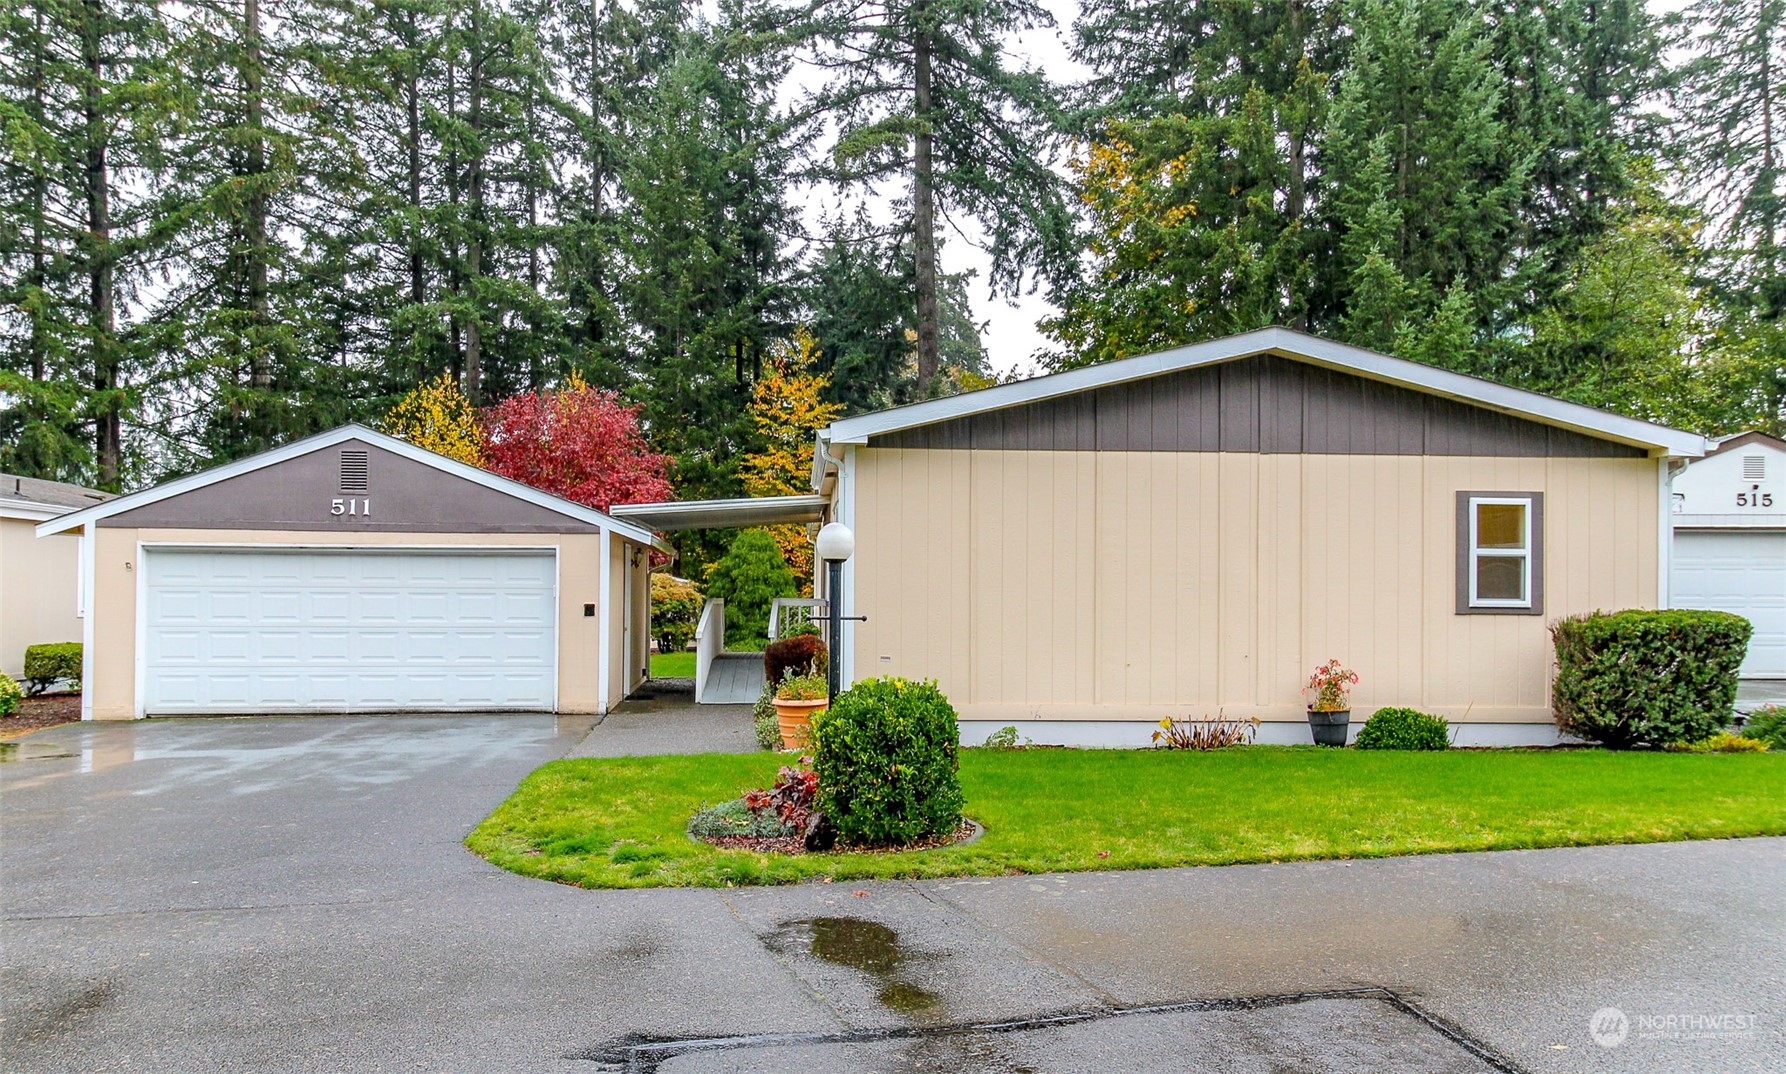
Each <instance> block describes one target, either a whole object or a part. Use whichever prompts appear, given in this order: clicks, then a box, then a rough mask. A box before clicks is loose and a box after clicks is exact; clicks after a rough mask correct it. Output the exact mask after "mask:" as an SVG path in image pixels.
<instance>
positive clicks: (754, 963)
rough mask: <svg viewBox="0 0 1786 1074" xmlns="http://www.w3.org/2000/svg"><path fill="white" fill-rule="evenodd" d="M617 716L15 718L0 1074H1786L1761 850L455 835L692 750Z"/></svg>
mask: <svg viewBox="0 0 1786 1074" xmlns="http://www.w3.org/2000/svg"><path fill="white" fill-rule="evenodd" d="M648 718H649V713H646V712H643V711H639V710H634V711H632V712H628V713H617V714H615V717H611V718H610V719H609V720H608V721H605V722H604V723H603V724H602V725H600V726H595V727H591V721H589V720H587V719H584V720H573V719H568V718H567V719H564V720H555V719H553V718H551V717H534V716H490V717H469V716H442V717H388V718H338V719H337V718H317V719H260V720H230V719H218V720H174V721H149V722H146V723H139V724H127V725H108V726H94V725H85V726H81V725H76V726H70V727H63V728H56V729H54V730H51V731H46V732H43V733H41V734H39V735H34V736H31V738H29V739H27V740H26V741H28V742H29V743H30V744H31V746H32V749H31V750H30V751H29V756H30V757H31V758H33V759H30V760H14V761H10V762H5V763H0V822H3V828H0V831H3V832H4V847H3V849H0V867H3V869H4V876H3V881H4V890H3V892H0V916H3V919H4V930H5V938H6V943H5V950H4V955H3V959H4V964H3V965H0V998H3V1002H4V1009H3V1012H0V1013H3V1016H4V1030H3V1032H4V1038H3V1043H0V1058H3V1060H4V1061H3V1062H0V1066H3V1067H4V1068H5V1069H6V1070H8V1071H19V1072H37V1071H80V1072H83V1074H84V1072H91V1071H113V1070H128V1071H234V1070H255V1071H260V1070H268V1071H319V1072H329V1074H339V1072H343V1071H356V1072H357V1071H384V1070H390V1071H396V1070H420V1071H455V1072H461V1071H464V1072H470V1071H504V1072H510V1071H557V1072H569V1071H595V1070H604V1069H605V1070H627V1069H630V1070H641V1071H643V1070H659V1071H664V1072H671V1071H677V1072H690V1071H722V1070H723V1071H789V1070H813V1071H820V1070H825V1071H847V1070H862V1071H920V1070H922V1071H949V1072H954V1071H971V1072H975V1074H982V1072H984V1074H992V1072H1002V1074H1012V1072H1017V1071H1047V1072H1049V1074H1061V1072H1078V1071H1084V1072H1087V1074H1090V1072H1100V1074H1102V1072H1112V1071H1122V1072H1129V1071H1146V1072H1151V1071H1161V1072H1165V1071H1171V1072H1174V1074H1176V1072H1182V1071H1187V1070H1197V1071H1220V1072H1236V1074H1238V1072H1243V1071H1282V1070H1296V1071H1335V1072H1338V1071H1347V1072H1350V1071H1361V1070H1370V1071H1380V1072H1393V1071H1405V1072H1415V1071H1418V1072H1422V1074H1425V1072H1430V1071H1458V1072H1465V1071H1468V1072H1477V1071H1484V1070H1501V1071H1506V1070H1529V1071H1545V1072H1552V1071H1554V1072H1564V1071H1632V1072H1638V1071H1641V1072H1646V1074H1647V1072H1655V1071H1682V1072H1685V1071H1720V1072H1729V1071H1773V1070H1779V1069H1781V1068H1782V1067H1783V1066H1786V1038H1783V1037H1782V1030H1786V998H1783V997H1786V959H1782V958H1781V952H1782V951H1786V901H1783V900H1782V899H1781V898H1780V892H1781V891H1782V890H1786V840H1765V839H1763V840H1732V841H1723V842H1703V843H1674V844H1661V845H1653V846H1637V847H1606V848H1594V849H1583V850H1553V851H1531V852H1515V853H1499V854H1476V855H1454V856H1433V857H1423V858H1401V859H1389V860H1382V861H1368V862H1362V861H1361V862H1325V863H1310V864H1292V865H1265V866H1238V867H1229V868H1210V869H1182V870H1166V871H1159V872H1132V873H1088V874H1076V875H1065V876H1012V877H997V878H983V879H974V880H945V881H928V882H920V883H904V882H885V883H868V884H862V885H860V886H854V885H843V884H816V883H815V884H803V885H796V886H790V887H781V888H766V889H734V890H719V891H713V890H651V891H581V890H577V889H574V888H567V887H562V886H558V885H554V884H549V883H544V882H540V881H534V880H527V879H523V878H521V877H516V876H513V875H510V874H507V873H503V872H501V871H499V870H496V869H494V868H492V867H490V866H489V865H487V864H485V863H484V862H482V861H480V860H479V859H477V858H475V857H473V856H472V855H470V854H468V853H466V852H465V850H464V849H463V848H462V846H461V845H460V840H461V839H462V837H463V836H464V834H465V833H466V831H468V830H469V829H470V827H471V826H472V825H474V824H475V823H476V822H477V821H478V820H479V819H480V818H481V817H482V816H483V815H485V813H487V812H488V810H489V809H490V808H491V807H493V806H494V805H495V804H496V803H498V802H500V801H501V800H502V798H503V797H504V796H505V795H506V794H507V793H508V792H509V790H510V789H511V788H512V787H513V786H514V784H515V783H516V782H517V781H518V780H519V779H520V778H521V777H522V776H524V775H525V774H526V773H527V772H528V771H530V770H531V769H533V768H534V767H535V766H537V765H538V764H539V763H541V762H543V761H545V760H549V759H551V758H554V757H558V756H563V755H565V754H566V753H568V752H570V751H572V750H573V749H575V750H580V751H583V752H591V753H599V752H604V751H607V752H616V751H623V750H624V748H625V746H626V744H627V743H646V742H649V743H653V744H662V743H664V742H668V741H677V742H684V743H687V742H689V741H692V740H695V739H698V738H700V733H697V732H696V731H695V730H694V725H692V724H689V725H682V727H684V728H686V730H670V729H668V728H662V729H660V728H654V727H652V726H651V725H649V723H647V722H646V721H647V720H648ZM721 731H722V733H725V734H728V735H729V734H731V733H732V732H731V731H730V730H726V729H724V728H722V729H721ZM26 752H27V751H24V750H20V751H18V752H17V753H16V754H15V757H23V756H25V755H26ZM1603 1008H1618V1009H1619V1010H1620V1011H1622V1012H1623V1017H1624V1021H1623V1022H1622V1023H1621V1022H1619V1020H1618V1018H1617V1017H1615V1016H1613V1015H1602V1016H1601V1018H1600V1024H1601V1028H1602V1029H1603V1031H1604V1034H1605V1035H1604V1039H1606V1040H1608V1041H1611V1040H1612V1039H1613V1038H1614V1037H1615V1036H1616V1035H1617V1034H1616V1032H1615V1030H1616V1029H1617V1028H1618V1026H1619V1025H1621V1024H1622V1025H1624V1027H1625V1036H1624V1037H1623V1038H1622V1039H1620V1040H1619V1042H1618V1043H1617V1044H1616V1045H1615V1046H1611V1047H1603V1046H1601V1045H1600V1044H1597V1043H1596V1042H1595V1040H1594V1038H1593V1037H1592V1036H1591V1035H1590V1032H1589V1029H1590V1019H1593V1018H1594V1017H1595V1015H1596V1012H1598V1011H1601V1010H1602V1009H1603ZM1708 1018H1713V1019H1715V1021H1707V1020H1706V1019H1708ZM1671 1019H1672V1020H1671ZM1683 1019H1687V1020H1685V1021H1684V1020H1683ZM1692 1019H1698V1020H1699V1021H1691V1020H1692ZM991 1022H998V1023H1011V1022H1015V1023H1016V1024H1015V1025H1010V1024H1001V1025H997V1026H989V1025H988V1024H987V1023H991ZM695 1039H703V1040H707V1041H709V1043H708V1044H705V1045H695V1044H691V1043H690V1042H691V1041H692V1040H695Z"/></svg>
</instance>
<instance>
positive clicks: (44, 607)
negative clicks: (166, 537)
mask: <svg viewBox="0 0 1786 1074" xmlns="http://www.w3.org/2000/svg"><path fill="white" fill-rule="evenodd" d="M110 498H111V497H110V495H109V494H108V493H104V492H96V491H94V490H93V489H89V488H82V487H81V486H79V485H69V484H65V483H63V482H60V481H40V480H38V479H37V478H34V477H19V476H16V475H14V474H0V671H3V672H5V673H6V674H8V675H11V676H13V677H14V678H17V677H18V676H19V675H20V674H21V673H22V672H23V671H24V666H25V649H26V648H27V647H28V646H32V645H40V644H43V643H45V642H61V641H79V640H81V613H80V604H81V589H80V585H81V579H80V555H79V552H80V542H79V541H77V540H75V539H74V538H72V537H62V538H58V539H56V540H49V541H39V540H37V534H36V530H37V524H38V523H40V522H43V521H45V520H46V519H51V518H55V517H56V516H57V515H61V514H66V513H67V512H69V511H71V510H75V509H77V508H81V507H90V506H92V505H93V504H96V503H101V502H103V501H105V500H108V499H110Z"/></svg>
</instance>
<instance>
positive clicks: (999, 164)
mask: <svg viewBox="0 0 1786 1074" xmlns="http://www.w3.org/2000/svg"><path fill="white" fill-rule="evenodd" d="M1049 25H1052V20H1051V18H1050V17H1049V15H1048V13H1047V11H1046V10H1045V9H1044V8H1043V7H1042V6H1041V5H1040V4H1039V3H1037V2H1036V0H878V2H876V3H871V4H860V3H855V2H853V0H818V2H817V3H815V4H814V6H813V8H812V17H811V19H810V21H809V22H807V23H806V24H805V25H804V26H803V27H802V31H803V33H804V34H805V36H806V38H807V40H809V41H810V42H811V43H812V45H813V48H814V52H815V57H814V58H815V62H816V63H817V64H818V65H819V66H820V67H821V68H822V69H823V70H824V71H825V72H826V73H827V76H828V81H827V82H826V84H825V85H824V86H823V87H821V88H820V89H819V90H818V92H817V93H815V94H814V95H813V97H812V99H811V100H810V101H809V102H808V107H809V108H810V109H812V110H813V111H814V112H816V113H820V114H823V115H824V116H825V117H826V119H827V120H828V122H830V123H832V124H834V125H835V128H836V134H837V141H836V146H835V149H834V151H833V155H832V162H831V167H830V168H829V169H828V172H827V174H828V177H829V178H831V179H832V180H833V181H835V182H838V183H840V184H845V185H868V186H874V185H876V184H879V183H883V182H885V181H888V180H895V181H899V182H902V183H906V184H909V186H908V189H909V191H910V200H909V202H907V203H906V205H905V212H906V213H907V214H909V215H907V216H906V217H905V222H906V225H907V226H908V227H909V229H910V230H909V234H910V236H911V257H912V261H913V290H914V303H915V316H914V324H913V327H914V329H915V331H916V333H917V340H916V342H917V381H918V390H919V392H920V394H928V393H929V392H930V391H931V389H932V386H933V382H934V380H935V378H936V376H937V374H938V371H939V368H940V363H941V336H940V328H939V324H940V321H941V317H940V312H939V306H938V294H939V282H938V275H939V271H940V269H939V262H938V246H939V238H938V230H937V229H938V217H939V214H942V215H944V216H946V215H947V214H948V213H949V212H950V211H951V210H954V211H959V212H961V213H963V214H965V215H966V216H969V217H972V218H974V219H975V220H977V221H978V222H979V224H980V226H981V228H982V229H983V231H984V232H985V234H986V241H987V245H988V249H989V252H990V254H991V256H992V275H991V279H990V280H989V283H990V284H991V286H992V288H993V289H994V291H995V292H998V293H1005V294H1014V293H1016V292H1017V290H1018V289H1020V288H1021V286H1022V285H1023V283H1024V281H1025V279H1026V278H1028V277H1029V276H1030V275H1031V273H1033V272H1041V273H1043V274H1048V273H1058V272H1059V271H1062V270H1063V269H1064V267H1065V262H1066V259H1067V257H1068V256H1069V253H1068V246H1069V226H1068V217H1067V215H1066V211H1065V207H1064V205H1063V203H1062V202H1061V199H1060V195H1059V183H1058V181H1057V179H1056V177H1055V175H1054V173H1053V171H1052V170H1051V169H1050V167H1049V165H1050V157H1051V154H1052V150H1053V147H1054V146H1055V145H1056V144H1057V138H1056V134H1055V130H1056V124H1057V122H1058V120H1057V112H1058V105H1057V102H1056V100H1055V94H1054V91H1053V88H1052V87H1051V86H1050V85H1049V83H1048V81H1047V79H1046V78H1045V77H1044V76H1043V75H1042V73H1041V72H1039V71H1034V70H1029V69H1023V70H1014V69H1013V68H1012V67H1011V65H1010V64H1009V63H1008V62H1007V60H1006V57H1005V45H1004V38H1005V37H1006V36H1007V35H1009V34H1012V33H1016V32H1019V31H1023V30H1028V29H1033V28H1036V27H1042V26H1049Z"/></svg>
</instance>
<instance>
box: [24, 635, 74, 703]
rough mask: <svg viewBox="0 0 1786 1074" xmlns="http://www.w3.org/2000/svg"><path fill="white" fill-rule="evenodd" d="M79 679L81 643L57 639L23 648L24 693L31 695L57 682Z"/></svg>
mask: <svg viewBox="0 0 1786 1074" xmlns="http://www.w3.org/2000/svg"><path fill="white" fill-rule="evenodd" d="M64 680H67V681H69V682H80V681H81V643H80V642H78V641H59V642H54V643H51V644H47V645H32V646H29V647H27V648H26V649H25V693H27V694H29V695H30V696H32V697H36V696H37V695H38V694H41V693H43V692H44V691H45V690H48V689H49V688H50V687H52V686H54V685H56V684H57V683H58V682H62V681H64Z"/></svg>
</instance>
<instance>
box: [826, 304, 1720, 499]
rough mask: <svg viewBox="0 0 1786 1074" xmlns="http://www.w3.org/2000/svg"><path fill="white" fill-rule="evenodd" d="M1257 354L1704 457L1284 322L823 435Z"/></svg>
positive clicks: (1654, 429)
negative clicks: (1279, 326)
mask: <svg viewBox="0 0 1786 1074" xmlns="http://www.w3.org/2000/svg"><path fill="white" fill-rule="evenodd" d="M1260 354H1281V355H1284V356H1286V357H1290V358H1294V359H1297V360H1300V361H1304V362H1308V363H1310V364H1313V365H1318V366H1322V367H1324V368H1329V369H1335V370H1339V371H1341V372H1346V373H1351V374H1354V375H1357V376H1363V377H1366V378H1368V379H1371V380H1377V381H1381V382H1383V383H1387V384H1396V385H1400V386H1403V387H1407V388H1411V389H1413V390H1416V391H1423V392H1426V393H1428V394H1432V395H1438V396H1442V397H1445V398H1450V399H1455V400H1457V401H1458V402H1463V403H1468V404H1470V405H1472V406H1479V407H1484V408H1486V409H1489V410H1495V411H1498V412H1500V413H1504V414H1509V415H1511V416H1514V417H1519V418H1524V419H1526V420H1528V421H1536V422H1538V423H1540V424H1544V425H1552V426H1555V427H1558V428H1563V429H1569V430H1571V431H1574V432H1579V433H1582V434H1584V435H1588V436H1592V437H1595V438H1597V439H1602V440H1612V441H1615V442H1617V443H1623V444H1626V445H1629V446H1631V447H1637V448H1642V449H1643V450H1645V451H1647V452H1649V453H1651V454H1652V455H1657V456H1666V457H1669V458H1698V457H1699V456H1701V455H1704V454H1705V451H1706V444H1705V438H1704V437H1702V436H1699V435H1698V434H1696V433H1688V432H1682V431H1681V430H1678V429H1670V428H1667V427H1666V426H1661V425H1653V424H1651V423H1649V422H1645V421H1639V420H1637V419H1636V418H1627V417H1624V416H1622V415H1618V414H1611V413H1608V412H1606V411H1602V410H1596V409H1594V408H1593V407H1588V406H1583V405H1581V404H1579V403H1571V402H1568V401H1566V400H1562V399H1556V398H1553V397H1551V396H1547V395H1540V394H1538V393H1536V392H1529V391H1526V390H1524V389H1522V388H1512V387H1508V386H1506V385H1502V384H1496V383H1494V382H1493V381H1487V380H1482V379H1480V378H1477V377H1471V376H1466V375H1464V374H1462V373H1453V372H1451V371H1450V370H1445V369H1439V368H1437V367H1436V366H1428V365H1422V364H1420V363H1417V362H1410V361H1408V360H1407V359H1404V358H1395V357H1392V356H1390V355H1386V354H1378V353H1377V352H1375V351H1369V350H1365V349H1363V348H1361V347H1354V346H1351V345H1350V344H1345V343H1335V342H1333V341H1332V340H1326V339H1321V338H1320V337H1318V336H1311V335H1307V334H1305V333H1302V332H1295V331H1291V330H1290V329H1286V328H1260V329H1255V330H1254V331H1251V332H1243V333H1241V334H1239V335H1234V336H1227V337H1224V338H1222V339H1214V340H1208V341H1206V342H1203V343H1193V344H1189V345H1187V346H1183V347H1175V348H1173V349H1171V350H1166V351H1158V352H1155V353H1153V354H1144V355H1138V356H1136V357H1134V358H1124V359H1120V360H1118V361H1114V362H1108V363H1105V364H1103V365H1095V366H1087V367H1085V368H1082V369H1074V370H1069V371H1067V372H1065V373H1054V374H1051V375H1049V376H1044V377H1035V378H1032V379H1030V380H1026V381H1019V382H1017V383H1015V384H1001V385H998V386H996V387H992V388H984V389H981V390H980V391H977V392H968V393H966V394H963V395H957V396H951V397H949V398H946V399H935V400H931V401H929V402H924V403H915V404H912V405H910V406H906V407H898V408H895V409H893V410H885V411H881V412H879V413H876V414H864V415H861V416H859V417H854V418H845V419H843V420H842V421H838V422H833V423H832V424H831V426H830V427H829V428H828V429H826V430H825V431H824V433H822V434H821V435H822V437H824V438H825V439H826V440H828V442H829V443H831V444H858V445H860V444H866V443H868V442H869V439H870V438H871V437H875V436H884V435H886V434H888V433H893V432H901V431H904V430H907V429H915V428H920V427H922V426H926V425H935V424H938V423H939V422H945V421H953V420H955V419H958V418H964V417H969V416H972V415H975V414H983V413H988V412H991V411H995V410H1003V409H1007V408H1009V407H1014V406H1022V405H1025V404H1028V403H1036V402H1042V401H1044V400H1048V399H1054V398H1059V397H1060V396H1064V395H1070V394H1073V393H1076V392H1081V391H1087V390H1090V389H1094V388H1103V387H1110V386H1113V385H1118V384H1126V383H1129V382H1132V381H1136V380H1144V379H1146V378H1148V377H1154V376H1159V375H1162V374H1166V373H1175V372H1179V371H1182V370H1186V369H1195V368H1198V367H1200V366H1205V365H1214V364H1217V363H1220V362H1226V361H1233V360H1236V359H1240V358H1250V357H1253V356H1255V355H1260ZM815 465H816V461H815Z"/></svg>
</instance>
